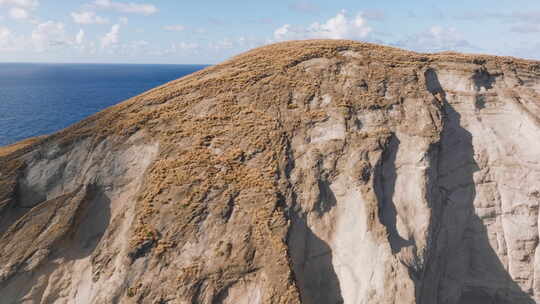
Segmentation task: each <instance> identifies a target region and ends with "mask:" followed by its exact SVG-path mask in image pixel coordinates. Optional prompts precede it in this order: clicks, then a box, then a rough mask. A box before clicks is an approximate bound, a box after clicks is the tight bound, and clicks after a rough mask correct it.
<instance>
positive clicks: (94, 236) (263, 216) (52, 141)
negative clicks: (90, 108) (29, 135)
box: [0, 40, 540, 304]
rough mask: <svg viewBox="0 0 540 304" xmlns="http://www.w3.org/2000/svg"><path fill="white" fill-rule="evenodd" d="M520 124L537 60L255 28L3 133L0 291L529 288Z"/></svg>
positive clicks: (7, 297) (525, 135) (530, 185)
mask: <svg viewBox="0 0 540 304" xmlns="http://www.w3.org/2000/svg"><path fill="white" fill-rule="evenodd" d="M539 138H540V63H539V62H532V61H525V60H519V59H515V58H505V57H492V56H472V55H471V56H469V55H461V54H456V53H442V54H418V53H412V52H406V51H403V50H398V49H393V48H388V47H382V46H376V45H371V44H364V43H357V42H351V41H336V40H332V41H316V40H315V41H298V42H287V43H280V44H274V45H270V46H266V47H262V48H259V49H255V50H252V51H250V52H247V53H245V54H242V55H240V56H237V57H235V58H233V59H231V60H229V61H226V62H224V63H222V64H219V65H216V66H213V67H210V68H207V69H205V70H203V71H200V72H197V73H195V74H192V75H190V76H187V77H184V78H181V79H179V80H176V81H173V82H171V83H168V84H166V85H164V86H161V87H158V88H156V89H153V90H151V91H149V92H147V93H144V94H142V95H140V96H137V97H134V98H132V99H130V100H127V101H125V102H123V103H121V104H119V105H117V106H114V107H111V108H109V109H107V110H105V111H103V112H100V113H98V114H96V115H94V116H92V117H90V118H88V119H86V120H84V121H82V122H80V123H78V124H76V125H74V126H72V127H70V128H68V129H65V130H63V131H61V132H59V133H56V134H53V135H50V136H44V137H40V138H35V139H31V140H28V141H25V142H21V143H18V144H16V145H13V146H8V147H4V148H0V244H1V245H0V295H1V299H0V302H1V303H77V304H83V303H92V304H102V303H103V304H104V303H151V304H163V303H170V304H173V303H223V304H226V303H246V304H247V303H249V304H253V303H307V304H314V303H331V304H334V303H347V304H349V303H354V304H356V303H404V304H405V303H410V304H418V303H420V304H467V303H480V304H482V303H497V304H499V303H536V301H539V302H540V278H539V276H540V250H537V249H538V235H539V227H538V218H539V217H538V206H539V203H540V183H539V181H540V163H539V161H540V158H539V155H540V141H539Z"/></svg>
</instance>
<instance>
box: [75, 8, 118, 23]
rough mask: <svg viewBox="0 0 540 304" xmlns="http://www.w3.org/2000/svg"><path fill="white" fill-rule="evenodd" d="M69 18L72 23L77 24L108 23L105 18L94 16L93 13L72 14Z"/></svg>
mask: <svg viewBox="0 0 540 304" xmlns="http://www.w3.org/2000/svg"><path fill="white" fill-rule="evenodd" d="M71 18H73V22H75V23H77V24H106V23H109V20H107V19H106V18H103V17H100V16H98V15H96V13H94V12H90V11H84V12H72V13H71Z"/></svg>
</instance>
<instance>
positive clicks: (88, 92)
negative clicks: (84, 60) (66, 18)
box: [0, 63, 206, 146]
mask: <svg viewBox="0 0 540 304" xmlns="http://www.w3.org/2000/svg"><path fill="white" fill-rule="evenodd" d="M205 67H206V66H205V65H146V64H144V65H143V64H140V65H139V64H138V65H130V64H30V63H28V64H26V63H1V64H0V146H4V145H8V144H11V143H14V142H17V141H19V140H22V139H25V138H28V137H33V136H38V135H44V134H50V133H53V132H55V131H58V130H61V129H63V128H65V127H67V126H69V125H71V124H73V123H76V122H78V121H80V120H82V119H84V118H86V117H88V116H90V115H92V114H94V113H96V112H99V111H101V110H103V109H105V108H107V107H109V106H111V105H114V104H116V103H118V102H121V101H123V100H126V99H128V98H130V97H133V96H136V95H138V94H140V93H143V92H145V91H147V90H149V89H152V88H154V87H156V86H159V85H161V84H164V83H166V82H169V81H171V80H174V79H177V78H180V77H182V76H185V75H188V74H191V73H193V72H196V71H198V70H201V69H203V68H205Z"/></svg>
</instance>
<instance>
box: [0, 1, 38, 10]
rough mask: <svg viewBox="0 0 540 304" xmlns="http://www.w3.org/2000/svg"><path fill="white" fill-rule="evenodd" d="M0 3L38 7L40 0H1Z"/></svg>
mask: <svg viewBox="0 0 540 304" xmlns="http://www.w3.org/2000/svg"><path fill="white" fill-rule="evenodd" d="M0 5H10V6H18V7H23V8H36V7H38V6H39V1H38V0H0Z"/></svg>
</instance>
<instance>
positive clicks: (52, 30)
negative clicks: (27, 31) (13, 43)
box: [31, 21, 69, 52]
mask: <svg viewBox="0 0 540 304" xmlns="http://www.w3.org/2000/svg"><path fill="white" fill-rule="evenodd" d="M31 38H32V42H33V44H34V46H35V48H36V51H38V52H43V51H45V50H46V49H48V48H50V47H57V46H63V45H67V44H69V40H68V39H67V38H66V31H65V26H64V24H63V23H61V22H55V21H47V22H44V23H41V24H38V26H37V27H36V28H35V29H34V30H33V31H32V36H31Z"/></svg>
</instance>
